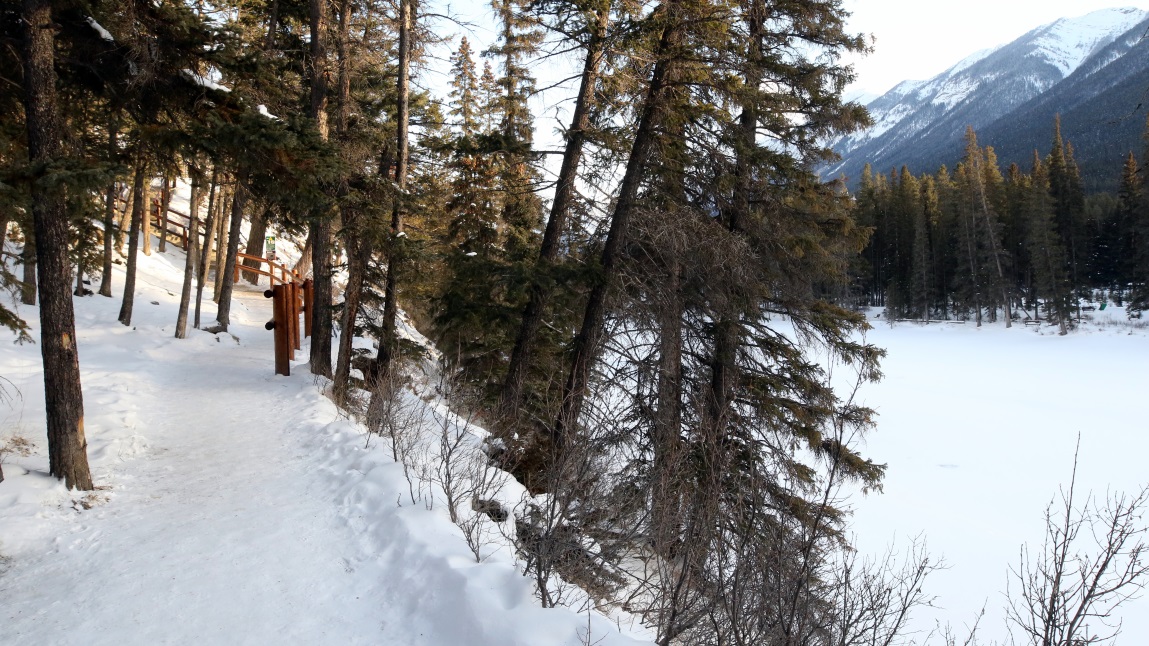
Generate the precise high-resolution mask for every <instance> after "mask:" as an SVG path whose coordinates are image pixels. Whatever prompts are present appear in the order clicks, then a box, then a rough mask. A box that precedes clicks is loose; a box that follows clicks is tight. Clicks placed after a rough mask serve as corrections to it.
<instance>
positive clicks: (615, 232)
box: [551, 1, 681, 451]
mask: <svg viewBox="0 0 1149 646" xmlns="http://www.w3.org/2000/svg"><path fill="white" fill-rule="evenodd" d="M666 7H667V14H668V20H669V24H667V26H666V27H665V28H664V29H663V33H662V37H661V39H660V41H659V46H658V50H657V53H656V56H657V62H656V63H655V65H654V72H653V74H652V75H651V80H650V86H649V87H648V89H647V92H646V98H645V100H644V101H643V108H642V116H641V118H640V119H639V122H638V128H637V129H636V130H635V135H634V142H633V143H632V144H631V149H630V158H629V159H627V162H626V172H625V174H624V175H623V177H622V182H621V184H620V185H619V191H618V199H617V200H616V202H615V207H614V213H613V214H612V215H611V222H610V231H609V232H608V233H607V236H606V242H605V243H604V244H603V248H602V255H601V257H600V259H599V264H600V266H601V278H600V279H599V280H598V281H597V282H596V283H595V284H594V286H593V287H592V288H591V291H590V295H589V297H588V298H587V304H586V309H585V311H584V312H583V321H582V325H581V326H580V328H579V333H578V336H576V337H575V340H574V352H573V354H572V357H571V365H570V372H569V373H568V375H567V380H566V383H565V384H564V386H563V391H562V399H561V402H560V410H559V415H558V418H557V419H556V420H555V424H554V428H553V429H552V431H551V443H552V445H553V447H554V449H555V450H556V451H561V450H562V448H563V446H564V444H565V442H566V441H567V439H568V438H567V436H568V435H569V434H571V433H573V431H574V427H575V426H576V425H577V423H578V418H579V415H580V414H581V413H582V404H583V398H584V397H585V396H586V389H587V384H588V383H589V381H590V371H591V364H592V360H593V358H594V355H595V353H596V351H597V346H598V342H599V335H600V334H601V333H602V325H603V318H604V316H605V313H606V296H607V293H608V292H609V291H610V289H611V288H612V287H613V285H614V282H615V279H616V275H615V274H616V273H617V269H616V267H615V265H616V263H617V262H618V259H619V255H620V254H621V252H622V249H623V243H624V241H625V239H626V236H627V228H628V227H629V224H630V216H631V213H632V212H633V210H634V208H635V207H636V206H637V204H638V189H639V187H640V186H641V185H642V182H643V173H644V172H645V169H646V163H647V161H648V160H649V159H650V155H651V151H652V150H653V149H654V144H655V139H656V137H657V134H656V133H657V130H658V129H659V128H660V127H661V125H662V123H663V121H664V118H665V112H666V97H665V94H666V91H665V90H666V85H667V80H668V78H669V75H670V73H671V71H672V68H673V67H674V64H675V62H674V61H673V60H672V59H671V58H670V57H668V53H669V52H670V51H671V50H672V49H673V47H674V45H675V42H676V41H677V40H678V35H679V30H680V29H681V25H678V24H675V22H676V19H677V16H676V14H677V13H678V10H679V2H674V1H672V2H668V3H667V4H666Z"/></svg>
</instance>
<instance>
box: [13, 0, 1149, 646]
mask: <svg viewBox="0 0 1149 646" xmlns="http://www.w3.org/2000/svg"><path fill="white" fill-rule="evenodd" d="M438 10H439V9H438V8H435V7H430V6H427V5H426V4H425V3H423V2H420V1H418V0H392V1H390V2H383V1H380V0H221V1H219V2H206V1H203V0H186V1H179V0H158V1H156V0H116V1H110V0H24V1H23V2H22V3H21V2H15V1H13V0H0V29H2V32H0V39H2V40H3V43H4V44H5V47H3V48H0V81H2V82H3V83H4V84H5V86H6V88H7V89H6V90H5V91H4V92H3V93H0V115H2V116H0V225H2V226H0V229H2V230H4V231H6V232H7V235H8V236H9V237H10V239H11V240H13V241H14V242H15V243H16V244H18V245H20V249H21V251H20V253H19V258H10V259H8V260H9V264H7V265H5V267H12V268H15V269H14V271H15V273H10V272H9V270H8V269H5V272H4V274H3V276H2V278H3V280H4V283H5V284H6V285H7V286H8V288H9V289H11V290H14V291H16V292H18V293H19V295H20V298H21V299H22V300H23V302H24V303H28V304H36V303H39V304H40V316H41V329H42V336H41V339H37V340H36V341H37V342H38V343H40V345H41V349H42V352H43V358H44V368H45V382H46V384H45V385H46V389H47V392H48V393H49V397H48V435H49V439H50V451H51V456H52V467H51V468H52V473H53V475H55V476H57V477H59V478H62V479H64V480H65V481H66V483H67V486H68V487H69V488H77V489H91V488H92V487H93V486H95V483H93V481H92V478H91V476H90V474H89V472H88V468H87V462H86V458H85V453H84V450H85V437H84V424H83V415H84V402H83V400H82V396H81V390H80V374H79V370H78V362H79V361H80V358H79V357H78V355H77V350H76V346H75V342H74V339H75V326H74V321H73V314H72V306H71V302H72V299H73V298H114V299H120V301H121V303H122V306H121V309H120V317H119V318H120V322H122V323H123V324H124V325H126V326H130V325H132V319H133V306H134V297H135V282H134V281H135V279H136V274H135V272H136V262H137V258H139V256H140V254H151V253H156V252H162V251H163V245H164V244H167V242H166V241H165V238H164V236H160V238H159V239H160V242H159V244H160V245H161V247H160V248H159V249H157V250H153V249H151V248H150V246H151V243H152V237H151V234H150V232H149V230H150V228H151V227H153V226H154V223H153V220H152V218H151V217H150V215H149V214H150V213H151V208H152V207H151V203H152V200H153V199H155V200H158V201H159V203H160V204H161V207H160V211H159V212H160V213H161V214H162V215H161V217H167V215H166V214H167V206H168V204H169V203H170V200H171V195H172V191H173V190H174V187H175V186H176V184H177V182H178V183H179V184H180V185H181V186H184V185H186V186H189V187H190V199H189V204H190V206H191V208H190V212H189V214H188V217H189V220H190V222H189V228H190V230H191V231H193V232H196V233H195V234H193V235H191V236H190V237H191V241H190V249H189V252H188V254H187V267H186V272H185V278H184V284H183V292H182V303H181V307H180V313H179V319H178V321H176V333H175V334H176V336H177V337H180V338H183V337H186V336H188V335H191V334H200V333H202V332H197V331H196V330H205V331H207V332H211V333H216V334H222V333H225V332H227V330H228V326H229V324H230V322H231V321H230V312H231V310H230V307H231V301H232V296H233V290H234V289H236V287H235V286H233V282H232V281H231V280H229V279H228V277H230V276H232V275H233V274H234V273H235V271H236V269H237V265H240V264H241V263H242V261H241V259H240V258H239V255H238V254H240V253H241V252H242V253H246V254H251V255H253V256H262V255H264V252H265V250H264V248H263V245H264V241H265V237H266V236H267V235H268V233H269V232H275V233H276V234H277V235H278V236H280V237H284V238H293V239H295V240H297V241H298V242H299V246H300V248H301V249H302V257H301V258H299V259H295V258H292V259H290V260H292V261H295V260H298V264H297V265H296V267H297V269H299V270H300V272H301V273H302V274H304V275H307V276H310V278H311V279H312V280H313V281H314V286H315V287H314V290H315V291H314V294H315V306H314V308H312V311H311V312H309V316H310V317H311V326H312V328H311V329H312V331H313V337H312V341H311V344H310V350H309V351H310V361H309V368H310V370H311V372H312V373H314V374H315V375H316V376H318V377H322V378H325V379H329V380H330V389H329V392H330V394H331V397H332V398H333V399H335V400H336V401H337V402H339V403H340V404H341V405H343V406H344V407H345V409H346V410H347V411H348V413H349V414H351V415H354V416H357V417H358V418H359V419H362V420H363V421H364V422H365V423H366V424H367V425H368V426H369V427H370V428H371V429H373V430H374V431H375V432H377V433H379V434H386V433H388V432H391V431H389V430H388V429H393V428H394V425H395V424H396V417H395V415H396V412H395V411H396V407H395V402H396V392H397V391H399V390H401V389H402V388H403V387H404V384H405V380H406V379H408V377H409V375H410V374H411V372H412V366H415V365H418V364H419V363H420V362H426V361H430V360H431V359H430V357H431V354H430V353H429V352H428V349H427V348H425V347H421V346H419V345H417V344H415V343H412V342H411V341H410V340H409V336H408V335H405V334H403V333H402V327H403V326H404V325H405V323H404V322H405V321H406V322H409V323H410V324H411V325H413V326H414V327H416V328H418V329H419V330H421V331H423V332H424V333H425V334H427V336H428V337H429V338H430V339H431V340H432V341H433V342H434V344H435V347H436V348H437V350H438V351H439V352H441V353H442V365H441V366H440V368H441V370H442V371H443V374H444V375H445V381H444V383H449V384H450V388H449V389H447V390H448V391H449V393H450V397H451V402H450V403H451V405H452V406H453V407H454V408H456V409H457V410H460V411H466V413H467V414H468V415H469V416H471V417H472V418H473V419H475V420H477V421H478V422H480V423H481V424H482V425H483V426H484V427H486V428H487V429H489V430H490V431H491V434H492V435H491V438H490V439H489V440H488V443H487V452H488V455H489V456H490V459H491V461H492V464H495V465H497V466H498V467H500V468H502V469H505V470H506V471H508V472H510V473H511V474H513V475H514V476H515V477H516V478H517V479H518V480H519V481H520V482H521V483H522V484H523V485H524V486H526V487H527V488H528V490H529V491H530V492H531V493H532V494H535V496H534V497H533V498H532V499H531V501H530V504H528V505H527V506H526V507H525V509H524V510H523V511H522V513H521V514H520V515H519V516H518V517H516V518H515V541H516V542H515V547H516V549H517V550H518V552H519V555H520V558H521V559H522V562H523V563H524V564H525V565H524V566H523V567H524V570H525V571H526V573H527V574H528V575H529V576H531V577H533V578H534V580H536V581H537V588H538V594H539V598H540V599H541V601H542V604H543V605H544V606H550V605H555V604H560V603H562V600H563V593H562V590H563V589H564V588H563V586H565V585H567V584H568V583H573V584H577V585H579V586H581V587H582V588H583V589H584V590H586V591H588V592H589V594H591V595H592V596H593V597H594V598H599V599H607V600H611V601H612V602H615V603H618V604H620V605H622V606H625V607H626V608H627V609H628V610H629V611H631V612H634V613H636V614H638V615H640V616H642V617H643V619H644V621H645V622H646V623H647V624H648V625H650V626H653V627H654V628H655V629H656V631H657V635H658V641H659V643H660V644H672V643H674V644H678V643H690V644H727V643H730V644H735V643H737V644H750V643H756V644H759V643H771V644H811V643H813V644H847V643H863V642H864V643H879V642H881V643H884V642H883V641H882V640H883V639H885V637H887V636H888V637H892V636H893V635H896V634H897V633H898V632H899V631H900V630H902V629H903V627H904V620H905V616H906V612H907V611H908V610H909V609H910V608H912V607H913V606H915V605H917V604H921V603H923V598H924V597H923V596H922V591H921V586H920V582H921V579H922V578H923V577H924V576H926V575H927V574H928V573H929V572H930V571H932V570H933V569H935V568H936V563H934V562H932V561H931V560H930V559H929V557H928V556H925V555H923V554H921V553H918V552H915V553H913V554H911V555H910V559H909V560H908V561H907V562H906V563H904V564H903V563H896V562H893V561H892V560H888V561H886V562H877V563H873V564H863V563H860V562H857V561H856V560H855V558H854V557H853V555H852V552H851V548H850V545H849V541H848V537H847V536H846V535H845V531H844V528H845V524H844V522H845V521H844V518H845V511H844V509H843V508H842V505H841V501H842V496H843V495H845V494H846V493H849V492H856V491H869V490H874V489H877V488H880V486H881V482H882V478H883V474H884V471H885V466H884V465H883V464H881V463H880V456H879V458H877V459H872V458H870V457H869V456H865V455H863V454H861V453H860V448H859V447H860V438H861V437H862V436H863V435H864V433H865V432H866V431H868V430H869V429H870V427H871V426H872V425H873V411H871V410H870V409H869V408H867V407H865V406H864V405H862V404H860V403H859V402H856V401H855V400H854V397H853V396H852V394H851V393H852V392H856V390H852V389H851V388H850V387H848V386H847V387H846V388H842V381H843V379H845V380H846V381H849V382H850V383H851V384H855V388H856V384H860V383H863V382H868V381H875V380H877V379H879V378H880V366H879V361H880V359H881V358H882V356H883V351H882V350H881V349H879V348H877V347H874V346H872V345H870V344H868V343H866V342H865V341H864V340H863V338H864V337H862V336H861V335H859V334H857V333H860V332H862V331H864V330H865V329H866V327H867V325H868V324H867V314H866V313H865V311H864V310H863V309H862V306H884V307H885V308H886V311H887V316H889V317H893V318H916V319H930V318H967V319H976V320H977V321H978V322H979V323H980V322H981V321H982V320H983V319H989V320H994V319H995V318H998V317H1004V318H1005V319H1006V320H1007V321H1009V320H1016V319H1019V318H1020V319H1024V318H1041V319H1045V320H1049V321H1053V322H1056V323H1057V324H1058V325H1059V326H1060V329H1061V330H1062V332H1067V331H1069V330H1070V329H1071V328H1072V326H1073V323H1074V320H1075V317H1076V316H1077V315H1078V313H1079V312H1078V310H1079V309H1080V308H1081V307H1082V303H1086V302H1094V301H1096V300H1098V299H1097V298H1096V297H1094V296H1093V294H1094V293H1095V292H1097V291H1105V292H1106V293H1108V294H1110V295H1112V297H1114V298H1118V299H1126V300H1129V301H1131V302H1132V303H1133V304H1134V307H1135V308H1143V307H1145V306H1146V303H1149V298H1147V295H1146V294H1145V292H1144V290H1143V289H1142V287H1143V286H1144V284H1145V278H1146V272H1147V270H1149V262H1147V261H1146V260H1145V244H1144V240H1145V234H1144V231H1145V227H1146V222H1147V220H1146V215H1145V214H1146V212H1147V210H1146V207H1145V205H1144V203H1143V200H1144V197H1143V193H1142V190H1141V188H1140V183H1141V179H1140V177H1141V172H1140V170H1139V167H1138V163H1137V160H1136V159H1135V158H1134V157H1133V156H1132V155H1130V157H1129V160H1128V162H1127V164H1126V171H1125V177H1124V179H1123V184H1122V191H1121V194H1120V195H1119V196H1117V197H1108V196H1104V195H1098V196H1086V195H1085V194H1084V193H1083V191H1082V188H1081V182H1080V178H1079V177H1078V175H1077V170H1076V166H1075V162H1074V150H1073V148H1072V146H1071V145H1070V144H1069V143H1063V142H1062V141H1061V139H1060V135H1059V134H1056V131H1054V132H1055V134H1053V135H1052V140H1053V146H1052V148H1051V149H1050V152H1049V154H1048V155H1035V157H1034V163H1033V166H1032V168H1027V169H1019V168H1017V167H1011V168H1009V169H1008V170H1007V171H1005V173H1004V176H1003V173H1002V171H1001V170H1000V169H999V168H998V167H997V163H996V160H995V157H994V154H993V151H992V149H988V148H983V147H980V146H979V145H978V143H977V140H976V137H975V135H974V133H973V132H972V131H971V132H970V133H969V134H968V136H967V140H966V148H965V157H964V160H963V161H962V163H961V164H960V165H958V166H957V167H956V168H954V169H953V170H952V171H951V170H947V169H944V168H943V169H941V170H939V171H938V172H937V173H936V174H934V175H924V176H921V177H915V176H912V175H911V174H909V172H908V171H905V170H902V171H901V172H897V171H892V172H891V173H890V174H889V175H884V174H881V173H874V172H872V171H867V174H866V176H865V177H864V178H863V179H862V186H861V188H860V190H859V191H858V192H857V194H856V195H851V194H849V193H848V192H847V191H846V190H845V186H844V184H843V183H842V182H840V181H830V182H827V181H824V180H823V179H821V178H819V177H818V176H817V175H816V173H815V169H816V168H818V167H820V165H821V164H823V163H824V162H826V161H827V160H829V159H830V158H831V157H832V156H833V153H832V151H830V150H829V149H827V148H826V143H825V142H827V141H829V140H830V139H831V138H832V137H833V136H835V135H839V134H842V133H846V132H849V131H851V130H853V129H856V128H858V127H862V126H864V125H866V124H867V123H868V116H867V114H866V112H865V110H864V109H863V108H862V107H860V106H859V105H856V104H853V103H849V102H844V101H843V99H842V96H841V95H842V91H843V89H844V88H845V87H846V85H847V84H848V83H850V82H851V80H852V79H853V72H852V70H851V68H850V67H849V66H847V65H846V64H845V63H844V62H843V57H844V56H845V55H847V54H850V53H855V52H862V51H864V50H865V49H866V47H867V44H866V43H867V41H866V39H865V38H863V37H862V36H860V35H856V34H852V33H849V31H848V30H847V29H846V27H845V26H844V20H845V17H846V14H845V12H844V10H843V8H842V4H841V2H839V0H824V1H817V2H813V1H810V2H806V1H799V2H769V1H767V0H663V1H661V2H646V3H644V2H633V1H629V0H562V1H560V0H535V1H532V2H527V1H526V0H494V1H493V2H492V4H491V7H490V16H489V17H490V20H491V21H493V23H494V24H495V25H497V39H496V40H495V42H492V43H489V44H486V45H480V44H478V43H475V42H473V39H469V38H458V39H456V38H455V36H453V35H452V34H453V33H454V31H455V25H453V23H452V22H451V20H450V16H445V15H442V14H440V13H437V12H438ZM435 52H449V54H448V55H449V64H450V81H449V87H445V88H443V92H442V93H441V94H437V92H438V91H437V90H435V89H434V86H433V84H431V83H428V82H426V74H427V70H428V69H429V66H430V64H431V57H432V55H433V54H434V53H435ZM560 53H561V55H562V56H565V57H567V58H568V59H571V60H575V61H577V63H576V64H575V65H573V68H574V69H575V73H576V74H577V78H576V79H575V81H574V82H573V87H575V88H577V90H575V91H573V92H572V94H571V96H569V97H566V101H567V103H568V104H569V110H568V112H567V114H568V119H569V122H568V123H566V124H565V126H564V132H563V138H562V145H561V146H560V148H561V150H557V151H556V150H541V149H540V147H539V146H537V145H536V142H535V141H534V139H533V137H534V134H533V133H534V131H535V127H536V124H535V121H534V119H535V115H532V113H531V110H530V106H529V102H530V100H531V99H532V97H534V96H535V95H536V94H537V93H538V92H539V91H540V88H539V87H538V85H539V81H538V79H535V78H534V77H533V76H532V70H533V69H536V68H537V66H538V65H539V64H540V63H541V62H542V61H545V60H547V59H549V58H551V57H554V56H558V55H560ZM548 156H550V157H557V158H558V159H559V162H558V163H557V164H554V165H553V168H552V169H551V170H548V168H550V167H548V165H547V163H546V159H547V158H548ZM555 168H557V170H554V169H555ZM160 226H163V224H162V223H161V225H160ZM9 227H10V229H9ZM119 263H123V264H124V265H125V267H126V281H125V283H126V284H124V285H116V284H113V270H112V267H113V265H114V264H119ZM239 269H240V270H241V271H242V267H239ZM89 281H90V282H91V285H92V286H93V287H94V289H89V288H87V287H86V285H87V284H88V283H89ZM93 292H95V293H93ZM1101 302H1102V303H1103V302H1105V301H1104V300H1102V301H1101ZM0 322H3V323H4V324H5V325H6V326H8V327H9V328H11V329H12V330H13V331H14V332H15V333H16V334H17V335H19V334H23V333H24V324H23V322H22V321H21V320H20V319H19V317H18V316H17V315H16V313H15V312H14V311H12V310H11V309H9V308H4V307H3V306H2V305H0ZM356 335H358V336H362V337H368V338H371V339H374V340H375V341H376V342H377V350H375V351H371V352H367V351H365V350H364V349H362V348H360V349H355V347H354V346H353V343H352V339H353V337H354V336H356ZM835 367H836V368H837V372H835ZM846 373H848V374H849V376H848V377H844V375H845V374H846ZM831 375H833V377H834V379H835V380H836V382H835V383H831ZM324 383H327V382H324ZM478 502H481V501H477V502H476V504H478ZM491 513H495V514H497V513H503V514H505V513H506V511H505V510H498V509H496V510H491ZM640 562H641V563H643V564H645V565H644V566H643V567H641V568H640V567H639V566H638V565H637V564H638V563H640ZM638 570H642V571H643V576H641V577H637V576H636V572H637V571H638Z"/></svg>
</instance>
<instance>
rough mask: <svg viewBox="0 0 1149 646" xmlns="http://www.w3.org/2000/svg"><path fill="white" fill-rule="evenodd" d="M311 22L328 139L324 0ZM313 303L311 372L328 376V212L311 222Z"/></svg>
mask: <svg viewBox="0 0 1149 646" xmlns="http://www.w3.org/2000/svg"><path fill="white" fill-rule="evenodd" d="M309 8H310V22H311V109H310V112H309V116H310V117H311V118H312V119H313V120H314V121H315V128H316V130H317V131H318V132H319V136H320V138H321V139H323V140H324V141H327V137H328V126H327V79H328V75H329V74H328V64H327V44H326V39H327V2H326V1H325V0H310V3H309ZM310 238H311V240H310V242H311V247H312V255H311V258H312V270H311V274H312V288H313V292H312V304H311V305H312V306H311V355H310V364H311V372H312V373H313V374H316V375H321V376H323V377H331V296H332V286H331V274H332V268H331V246H332V245H331V241H332V227H331V218H330V214H328V213H317V214H316V217H315V220H314V222H313V223H312V225H311V232H310Z"/></svg>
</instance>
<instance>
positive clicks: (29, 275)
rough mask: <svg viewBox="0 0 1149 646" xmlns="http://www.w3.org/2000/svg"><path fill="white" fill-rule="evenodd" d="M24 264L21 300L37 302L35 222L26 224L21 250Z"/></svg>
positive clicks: (22, 301) (30, 303)
mask: <svg viewBox="0 0 1149 646" xmlns="http://www.w3.org/2000/svg"><path fill="white" fill-rule="evenodd" d="M20 262H21V263H23V265H24V280H23V281H21V284H20V302H21V303H23V304H25V305H35V304H36V230H35V226H34V224H33V223H29V224H26V225H25V226H24V248H23V249H21V250H20Z"/></svg>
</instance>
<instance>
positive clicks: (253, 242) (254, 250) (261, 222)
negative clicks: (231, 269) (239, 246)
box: [240, 211, 271, 285]
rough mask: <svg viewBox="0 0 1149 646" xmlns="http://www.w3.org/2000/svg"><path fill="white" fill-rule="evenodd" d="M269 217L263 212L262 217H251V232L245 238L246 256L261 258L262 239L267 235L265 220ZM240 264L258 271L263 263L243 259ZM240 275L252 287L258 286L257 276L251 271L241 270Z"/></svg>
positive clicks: (268, 213)
mask: <svg viewBox="0 0 1149 646" xmlns="http://www.w3.org/2000/svg"><path fill="white" fill-rule="evenodd" d="M269 215H271V213H270V211H267V212H264V214H263V215H262V216H258V217H256V216H253V217H252V218H251V232H250V233H249V234H248V236H247V249H246V250H245V251H244V253H246V254H247V255H249V256H256V257H258V258H262V257H263V242H264V237H265V236H266V235H267V218H268V216H269ZM242 264H243V266H244V267H251V268H253V269H259V268H260V266H261V265H262V264H263V263H261V262H259V261H258V260H248V259H244V261H243V263H242ZM240 275H241V276H243V278H244V280H246V281H247V282H249V283H251V284H252V285H258V284H259V274H257V273H255V272H253V271H243V270H242V269H241V270H240Z"/></svg>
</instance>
